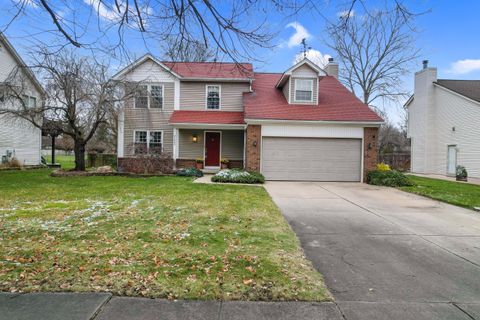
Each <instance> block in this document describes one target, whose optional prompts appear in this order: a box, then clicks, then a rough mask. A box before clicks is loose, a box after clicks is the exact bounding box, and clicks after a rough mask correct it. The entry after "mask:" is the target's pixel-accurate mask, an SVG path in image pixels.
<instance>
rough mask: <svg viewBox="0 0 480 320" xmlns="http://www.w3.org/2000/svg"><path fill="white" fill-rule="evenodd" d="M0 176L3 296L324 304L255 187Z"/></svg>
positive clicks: (313, 277)
mask: <svg viewBox="0 0 480 320" xmlns="http://www.w3.org/2000/svg"><path fill="white" fill-rule="evenodd" d="M48 173H49V171H48V170H45V169H42V170H28V171H5V172H0V291H12V292H17V291H24V292H30V291H110V292H112V293H114V294H117V295H129V296H147V297H164V298H170V299H176V298H181V299H225V300H232V299H239V300H240V299H241V300H308V301H322V300H328V299H330V295H329V293H328V291H327V289H325V286H324V284H323V281H322V277H321V275H320V274H319V273H317V272H316V271H315V270H314V269H313V268H312V265H311V263H310V262H309V261H308V260H306V259H305V258H304V256H303V252H302V250H301V248H300V246H299V242H298V240H297V239H296V237H295V235H294V233H293V232H292V230H291V229H290V227H289V226H288V224H287V223H286V222H285V220H284V219H283V217H282V216H281V214H280V212H279V210H278V208H277V207H276V206H275V205H274V204H273V202H272V201H271V199H270V198H269V196H268V194H267V193H266V191H265V190H264V189H263V188H261V187H248V186H228V185H204V184H194V183H192V180H191V179H190V178H180V177H152V178H128V177H76V178H52V177H50V176H49V175H48Z"/></svg>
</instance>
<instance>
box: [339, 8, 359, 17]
mask: <svg viewBox="0 0 480 320" xmlns="http://www.w3.org/2000/svg"><path fill="white" fill-rule="evenodd" d="M354 15H355V11H354V10H353V9H352V10H345V11H340V12H337V16H338V17H339V18H347V17H348V18H351V17H353V16H354Z"/></svg>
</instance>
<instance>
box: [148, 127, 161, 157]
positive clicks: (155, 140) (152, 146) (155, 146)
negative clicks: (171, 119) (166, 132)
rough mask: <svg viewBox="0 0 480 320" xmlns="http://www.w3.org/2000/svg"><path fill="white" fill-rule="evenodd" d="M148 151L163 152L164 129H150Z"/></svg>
mask: <svg viewBox="0 0 480 320" xmlns="http://www.w3.org/2000/svg"><path fill="white" fill-rule="evenodd" d="M148 152H149V153H152V154H154V153H156V154H160V153H162V131H150V135H149V139H148Z"/></svg>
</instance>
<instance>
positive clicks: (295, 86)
mask: <svg viewBox="0 0 480 320" xmlns="http://www.w3.org/2000/svg"><path fill="white" fill-rule="evenodd" d="M298 80H302V81H310V90H311V91H312V98H311V99H310V100H297V81H298ZM313 80H315V79H305V78H297V79H295V81H294V88H293V101H294V102H314V99H313V82H314V81H313Z"/></svg>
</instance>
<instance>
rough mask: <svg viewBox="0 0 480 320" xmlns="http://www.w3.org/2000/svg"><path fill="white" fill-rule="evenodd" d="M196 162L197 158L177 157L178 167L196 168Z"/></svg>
mask: <svg viewBox="0 0 480 320" xmlns="http://www.w3.org/2000/svg"><path fill="white" fill-rule="evenodd" d="M196 163H197V162H196V161H195V159H177V160H176V167H177V169H185V168H195V166H196Z"/></svg>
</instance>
